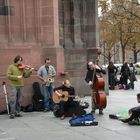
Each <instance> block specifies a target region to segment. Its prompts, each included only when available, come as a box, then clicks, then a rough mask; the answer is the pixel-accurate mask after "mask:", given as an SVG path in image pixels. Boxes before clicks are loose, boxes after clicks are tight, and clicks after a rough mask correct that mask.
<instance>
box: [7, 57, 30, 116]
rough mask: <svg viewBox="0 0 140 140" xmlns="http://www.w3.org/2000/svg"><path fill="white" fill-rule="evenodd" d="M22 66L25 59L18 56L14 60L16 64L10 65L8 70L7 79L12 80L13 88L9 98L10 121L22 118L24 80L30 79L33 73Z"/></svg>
mask: <svg viewBox="0 0 140 140" xmlns="http://www.w3.org/2000/svg"><path fill="white" fill-rule="evenodd" d="M22 65H23V58H22V57H21V56H19V55H18V56H16V57H15V58H14V63H13V64H11V65H9V67H8V70H7V78H8V79H9V80H10V83H11V86H12V92H11V94H10V97H9V105H10V119H14V118H15V117H21V116H22V115H21V114H20V101H21V95H22V94H23V87H24V82H23V78H28V77H30V75H31V73H32V71H33V69H32V68H31V69H29V70H26V69H25V68H24V67H21V66H22Z"/></svg>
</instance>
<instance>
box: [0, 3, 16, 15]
mask: <svg viewBox="0 0 140 140" xmlns="http://www.w3.org/2000/svg"><path fill="white" fill-rule="evenodd" d="M14 13H15V12H14V7H13V6H9V7H8V6H7V5H6V2H5V0H0V15H3V16H6V15H14Z"/></svg>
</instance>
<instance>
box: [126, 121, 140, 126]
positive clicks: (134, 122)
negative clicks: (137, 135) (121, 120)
mask: <svg viewBox="0 0 140 140" xmlns="http://www.w3.org/2000/svg"><path fill="white" fill-rule="evenodd" d="M128 124H129V125H140V122H138V121H136V120H132V121H129V122H128Z"/></svg>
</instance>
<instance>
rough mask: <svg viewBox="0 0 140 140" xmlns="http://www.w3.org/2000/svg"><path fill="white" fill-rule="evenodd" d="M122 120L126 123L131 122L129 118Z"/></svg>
mask: <svg viewBox="0 0 140 140" xmlns="http://www.w3.org/2000/svg"><path fill="white" fill-rule="evenodd" d="M121 121H122V122H124V123H128V122H129V121H128V120H127V119H122V120H121Z"/></svg>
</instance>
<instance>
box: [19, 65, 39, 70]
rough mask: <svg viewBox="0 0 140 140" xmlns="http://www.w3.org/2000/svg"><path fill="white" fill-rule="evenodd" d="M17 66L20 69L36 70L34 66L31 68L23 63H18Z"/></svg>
mask: <svg viewBox="0 0 140 140" xmlns="http://www.w3.org/2000/svg"><path fill="white" fill-rule="evenodd" d="M18 68H19V69H20V70H24V69H25V70H35V71H37V70H36V69H35V68H32V67H31V66H29V65H25V64H20V65H18Z"/></svg>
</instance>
